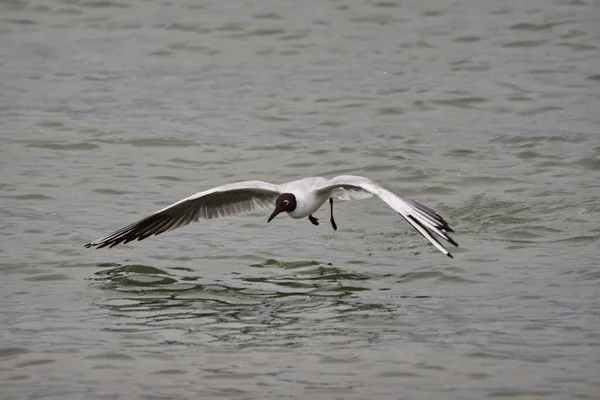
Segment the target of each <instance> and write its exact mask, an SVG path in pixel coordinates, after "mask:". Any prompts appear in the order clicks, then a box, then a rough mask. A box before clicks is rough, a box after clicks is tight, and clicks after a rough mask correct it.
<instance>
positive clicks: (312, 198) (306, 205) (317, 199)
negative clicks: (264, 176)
mask: <svg viewBox="0 0 600 400" xmlns="http://www.w3.org/2000/svg"><path fill="white" fill-rule="evenodd" d="M325 182H327V179H325V178H320V177H315V178H304V179H298V180H297V181H293V182H288V183H284V184H282V185H279V191H280V192H281V193H291V194H293V195H294V196H295V197H296V202H297V203H298V205H297V206H296V209H295V210H294V211H290V212H288V213H287V214H288V215H289V216H290V217H292V218H294V219H301V218H306V217H308V216H309V215H312V214H314V213H315V212H317V210H318V209H319V208H321V206H322V205H323V204H325V202H326V201H327V200H329V198H330V197H331V192H332V191H333V190H329V191H323V192H317V191H316V189H317V188H319V187H320V186H321V185H322V184H324V183H325Z"/></svg>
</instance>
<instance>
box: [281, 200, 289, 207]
mask: <svg viewBox="0 0 600 400" xmlns="http://www.w3.org/2000/svg"><path fill="white" fill-rule="evenodd" d="M281 203H282V204H283V205H284V206H287V205H288V204H290V201H289V200H284V201H282V202H281Z"/></svg>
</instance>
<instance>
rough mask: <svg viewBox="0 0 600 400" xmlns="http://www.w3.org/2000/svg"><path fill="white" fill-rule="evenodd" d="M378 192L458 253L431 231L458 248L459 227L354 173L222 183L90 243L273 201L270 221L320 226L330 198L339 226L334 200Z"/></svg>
mask: <svg viewBox="0 0 600 400" xmlns="http://www.w3.org/2000/svg"><path fill="white" fill-rule="evenodd" d="M373 195H375V196H378V197H379V198H380V199H381V200H383V201H384V202H385V203H386V204H387V205H388V206H390V207H391V208H392V209H393V210H394V211H396V212H398V213H399V214H400V215H401V216H402V217H403V218H404V219H405V220H406V222H408V223H409V224H410V225H411V226H412V227H413V228H415V229H416V230H417V231H418V232H419V233H420V234H421V235H423V236H424V237H425V238H426V239H427V240H429V242H431V244H433V245H434V246H435V247H436V248H437V249H438V250H439V251H441V252H442V253H444V254H445V255H447V256H448V257H450V258H453V257H452V254H450V252H448V250H446V248H445V247H444V246H442V245H441V244H440V242H439V241H438V240H437V239H436V238H435V237H434V236H433V235H432V234H431V231H433V232H435V233H436V234H437V235H439V236H440V237H442V238H443V239H445V240H446V241H448V242H449V243H451V244H453V245H454V246H457V247H458V243H456V242H455V241H454V240H453V239H452V238H451V237H450V236H449V235H448V232H454V231H453V230H452V228H450V226H448V223H447V222H446V221H444V219H443V218H442V217H441V216H439V215H438V214H437V213H436V212H435V211H433V210H432V209H430V208H428V207H425V206H424V205H422V204H420V203H417V202H416V201H414V200H411V199H408V198H406V197H402V196H399V195H397V194H395V193H392V192H391V191H389V190H387V189H385V188H384V187H382V186H380V185H378V184H377V183H375V182H373V181H371V180H370V179H368V178H365V177H362V176H354V175H341V176H336V177H335V178H333V179H326V178H320V177H314V178H304V179H299V180H297V181H293V182H287V183H283V184H281V185H275V184H272V183H268V182H262V181H246V182H237V183H231V184H228V185H223V186H218V187H215V188H212V189H208V190H205V191H203V192H198V193H196V194H194V195H192V196H190V197H187V198H185V199H183V200H180V201H178V202H177V203H174V204H172V205H170V206H168V207H165V208H163V209H162V210H159V211H157V212H155V213H154V214H151V215H150V216H148V217H146V218H143V219H141V220H139V221H137V222H134V223H133V224H131V225H127V226H126V227H124V228H121V229H119V230H118V231H116V232H114V233H111V234H110V235H108V236H106V237H104V238H102V239H99V240H96V241H94V242H91V243H88V244H86V245H85V247H96V248H102V247H107V246H108V247H113V246H116V245H118V244H121V243H127V242H131V241H132V240H136V239H137V240H143V239H146V238H147V237H150V236H153V235H158V234H161V233H164V232H168V231H171V230H173V229H176V228H179V227H181V226H184V225H187V224H189V223H190V222H195V221H198V220H199V219H200V218H202V219H213V218H218V217H226V216H233V215H244V214H251V213H255V212H258V211H263V210H266V209H268V208H271V207H273V205H274V206H275V210H274V211H273V213H272V214H271V215H270V216H269V219H268V220H267V222H271V220H272V219H273V218H275V217H276V216H277V215H278V214H280V213H282V212H284V211H285V212H286V213H287V214H288V215H289V216H290V217H292V218H294V219H300V218H306V217H308V219H309V220H310V222H311V223H312V224H314V225H319V222H318V219H317V218H315V217H313V215H312V214H313V213H314V212H316V211H317V210H318V209H319V208H320V207H321V206H322V205H323V204H325V202H326V201H327V200H329V205H330V210H331V217H330V222H331V226H332V227H333V229H335V230H337V225H336V223H335V220H334V218H333V199H336V200H350V199H364V198H367V197H371V196H373Z"/></svg>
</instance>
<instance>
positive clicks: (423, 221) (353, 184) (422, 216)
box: [316, 175, 458, 258]
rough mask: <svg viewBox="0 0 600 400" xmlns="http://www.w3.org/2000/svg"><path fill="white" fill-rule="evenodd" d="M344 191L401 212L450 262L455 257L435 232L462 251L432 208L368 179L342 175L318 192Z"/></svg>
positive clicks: (352, 196)
mask: <svg viewBox="0 0 600 400" xmlns="http://www.w3.org/2000/svg"><path fill="white" fill-rule="evenodd" d="M339 189H343V191H344V192H342V193H346V195H347V196H348V197H350V198H356V199H358V198H365V197H369V194H371V195H375V196H378V197H379V198H380V199H381V200H383V201H384V202H385V203H386V204H387V205H388V206H390V207H391V208H392V209H393V210H394V211H396V212H398V213H399V214H400V215H401V216H402V217H403V218H404V219H405V220H406V222H408V223H409V224H410V225H411V226H412V227H413V228H415V229H416V230H417V231H418V232H419V233H420V234H421V235H423V236H424V237H425V239H427V240H429V242H431V244H433V245H434V246H435V247H436V248H437V249H438V250H439V251H441V252H442V253H444V254H445V255H447V256H448V257H450V258H453V257H452V254H450V252H449V251H448V250H446V248H445V247H444V246H442V245H441V244H440V242H439V241H438V240H437V239H436V238H435V237H434V236H433V235H432V234H431V232H430V231H432V232H435V233H436V234H437V235H439V236H440V237H442V238H444V239H445V240H446V241H448V242H449V243H451V244H453V245H454V246H457V247H458V243H456V242H455V241H454V239H452V238H451V237H450V235H448V233H449V232H454V231H453V230H452V228H450V226H449V225H448V223H447V222H446V221H445V220H444V219H443V218H442V217H441V216H440V215H439V214H438V213H436V212H435V211H433V210H432V209H431V208H429V207H426V206H424V205H423V204H420V203H417V202H416V201H414V200H411V199H409V198H406V197H402V196H400V195H397V194H395V193H393V192H391V191H389V190H387V189H386V188H384V187H382V186H380V185H378V184H377V183H375V182H373V181H371V180H370V179H368V178H365V177H362V176H355V175H340V176H336V177H335V178H333V179H330V180H329V181H327V182H324V183H323V184H322V185H321V186H320V187H318V188H316V190H317V191H318V192H329V191H332V190H333V193H334V194H335V193H336V191H337V190H339ZM337 193H339V192H337Z"/></svg>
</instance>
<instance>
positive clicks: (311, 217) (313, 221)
mask: <svg viewBox="0 0 600 400" xmlns="http://www.w3.org/2000/svg"><path fill="white" fill-rule="evenodd" d="M308 220H309V221H310V222H311V224H313V225H319V220H318V219H317V218H315V217H313V216H312V215H309V216H308Z"/></svg>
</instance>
